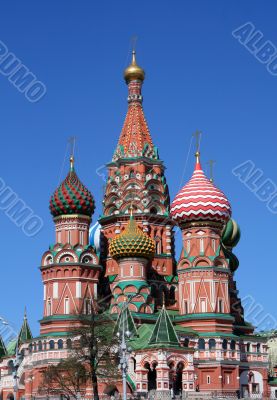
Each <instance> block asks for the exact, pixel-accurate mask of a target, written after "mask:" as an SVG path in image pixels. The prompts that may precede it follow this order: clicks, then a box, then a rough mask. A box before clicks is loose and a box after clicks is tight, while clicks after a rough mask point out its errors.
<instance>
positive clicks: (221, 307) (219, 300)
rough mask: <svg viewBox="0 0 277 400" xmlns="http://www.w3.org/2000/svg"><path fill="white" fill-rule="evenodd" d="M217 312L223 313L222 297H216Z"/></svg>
mask: <svg viewBox="0 0 277 400" xmlns="http://www.w3.org/2000/svg"><path fill="white" fill-rule="evenodd" d="M218 312H219V313H220V314H222V313H223V300H222V299H218Z"/></svg>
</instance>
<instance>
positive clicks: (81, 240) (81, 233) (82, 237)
mask: <svg viewBox="0 0 277 400" xmlns="http://www.w3.org/2000/svg"><path fill="white" fill-rule="evenodd" d="M80 244H81V245H83V244H84V232H83V231H80Z"/></svg>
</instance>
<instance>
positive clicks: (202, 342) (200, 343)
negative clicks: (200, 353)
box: [198, 338, 205, 350]
mask: <svg viewBox="0 0 277 400" xmlns="http://www.w3.org/2000/svg"><path fill="white" fill-rule="evenodd" d="M198 349H199V350H205V340H204V339H202V338H201V339H199V340H198Z"/></svg>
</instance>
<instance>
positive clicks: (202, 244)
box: [200, 238, 204, 254]
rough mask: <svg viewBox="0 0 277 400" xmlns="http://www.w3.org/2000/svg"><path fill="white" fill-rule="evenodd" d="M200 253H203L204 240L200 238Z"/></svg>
mask: <svg viewBox="0 0 277 400" xmlns="http://www.w3.org/2000/svg"><path fill="white" fill-rule="evenodd" d="M200 253H201V254H203V253H204V240H203V239H202V238H201V239H200Z"/></svg>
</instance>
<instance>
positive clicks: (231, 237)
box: [221, 218, 240, 248]
mask: <svg viewBox="0 0 277 400" xmlns="http://www.w3.org/2000/svg"><path fill="white" fill-rule="evenodd" d="M221 240H222V243H223V244H224V246H226V247H230V248H233V247H235V246H236V245H237V244H238V242H239V240H240V227H239V225H238V224H237V223H236V221H235V220H234V219H232V218H231V219H229V221H228V222H227V224H226V226H225V229H224V231H223V234H222V239H221Z"/></svg>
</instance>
